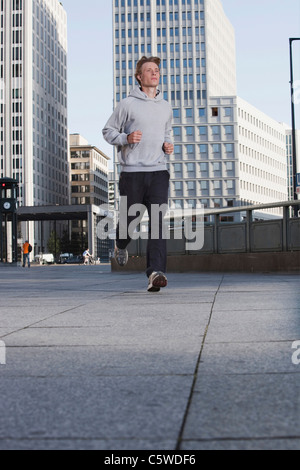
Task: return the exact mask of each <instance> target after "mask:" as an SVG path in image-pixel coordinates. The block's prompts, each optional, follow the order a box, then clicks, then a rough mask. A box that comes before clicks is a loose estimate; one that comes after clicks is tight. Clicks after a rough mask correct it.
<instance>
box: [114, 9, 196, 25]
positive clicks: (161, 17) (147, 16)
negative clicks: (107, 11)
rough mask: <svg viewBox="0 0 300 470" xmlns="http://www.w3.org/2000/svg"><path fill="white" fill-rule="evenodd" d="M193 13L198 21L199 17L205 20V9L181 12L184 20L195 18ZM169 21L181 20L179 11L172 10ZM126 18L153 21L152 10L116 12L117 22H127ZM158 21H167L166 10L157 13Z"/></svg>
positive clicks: (130, 20) (136, 20)
mask: <svg viewBox="0 0 300 470" xmlns="http://www.w3.org/2000/svg"><path fill="white" fill-rule="evenodd" d="M193 14H194V18H195V20H196V21H198V20H199V19H200V20H204V11H200V12H199V11H198V10H197V11H194V12H192V11H191V10H190V11H182V12H181V19H182V21H192V18H193ZM168 17H169V21H170V22H173V21H179V17H180V13H179V12H178V11H170V12H169V15H168ZM126 18H127V21H128V23H132V21H134V22H135V23H137V22H138V21H140V22H144V21H145V20H146V21H149V22H150V21H151V13H150V11H148V12H146V13H140V14H138V13H133V14H132V13H128V14H127V16H126V14H125V13H122V14H119V13H116V14H115V23H119V21H121V23H126ZM156 21H157V22H160V21H161V22H165V21H167V13H166V12H162V13H160V12H158V13H156Z"/></svg>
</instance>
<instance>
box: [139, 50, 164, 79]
mask: <svg viewBox="0 0 300 470" xmlns="http://www.w3.org/2000/svg"><path fill="white" fill-rule="evenodd" d="M148 62H152V63H154V64H156V65H157V66H158V67H160V62H161V60H160V58H159V57H146V56H143V57H142V58H141V59H140V60H139V61H138V63H137V64H136V69H135V78H136V81H137V82H138V83H139V85H141V82H140V80H139V79H138V76H139V75H141V73H142V68H143V65H144V64H147V63H148Z"/></svg>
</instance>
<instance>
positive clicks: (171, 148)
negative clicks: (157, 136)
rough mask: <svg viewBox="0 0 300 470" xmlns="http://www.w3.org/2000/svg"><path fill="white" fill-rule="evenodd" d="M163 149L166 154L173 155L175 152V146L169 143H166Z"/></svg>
mask: <svg viewBox="0 0 300 470" xmlns="http://www.w3.org/2000/svg"><path fill="white" fill-rule="evenodd" d="M163 149H164V152H165V154H167V155H172V153H173V152H174V145H173V144H170V143H169V142H165V143H164V145H163Z"/></svg>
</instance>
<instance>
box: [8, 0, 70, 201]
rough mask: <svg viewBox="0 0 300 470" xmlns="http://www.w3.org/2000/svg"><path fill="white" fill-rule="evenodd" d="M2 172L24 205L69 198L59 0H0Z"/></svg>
mask: <svg viewBox="0 0 300 470" xmlns="http://www.w3.org/2000/svg"><path fill="white" fill-rule="evenodd" d="M0 8H1V12H0V13H1V56H0V74H1V76H0V78H1V109H0V120H1V129H0V132H1V134H0V146H1V152H0V153H1V155H0V161H1V165H0V175H1V177H13V178H16V179H17V180H18V181H19V183H20V198H19V202H20V204H21V205H26V206H33V205H49V204H67V203H68V202H69V180H68V132H67V19H66V12H65V11H64V9H63V7H62V4H61V2H59V1H58V0H2V1H1V7H0Z"/></svg>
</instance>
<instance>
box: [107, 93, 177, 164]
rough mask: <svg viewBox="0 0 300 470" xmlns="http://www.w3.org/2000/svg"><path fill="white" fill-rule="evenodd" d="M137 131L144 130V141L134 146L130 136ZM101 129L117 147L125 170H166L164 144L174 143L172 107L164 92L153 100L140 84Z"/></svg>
mask: <svg viewBox="0 0 300 470" xmlns="http://www.w3.org/2000/svg"><path fill="white" fill-rule="evenodd" d="M135 131H141V132H142V134H143V135H142V140H141V142H140V143H138V144H132V145H131V144H129V143H128V140H127V136H128V135H129V134H132V132H135ZM102 132H103V137H104V139H105V140H106V141H107V142H108V143H109V144H111V145H116V146H117V147H118V158H119V162H120V164H121V169H122V171H125V172H139V171H146V172H149V171H163V170H166V169H167V166H166V156H165V154H164V150H163V144H164V142H169V143H172V139H171V134H172V108H171V106H170V104H169V103H168V102H167V101H165V100H164V99H163V96H162V93H160V92H158V94H157V96H156V97H155V98H154V99H151V98H149V97H148V96H147V95H146V93H144V92H143V91H142V90H141V89H140V88H139V87H138V86H137V87H136V88H135V89H134V90H133V91H132V92H131V93H130V95H129V97H128V98H126V99H124V100H123V101H122V102H121V103H120V104H119V105H118V106H117V107H116V109H115V111H114V113H113V115H112V116H111V118H110V119H109V120H108V122H107V124H106V126H105V128H104V129H103V131H102Z"/></svg>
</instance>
